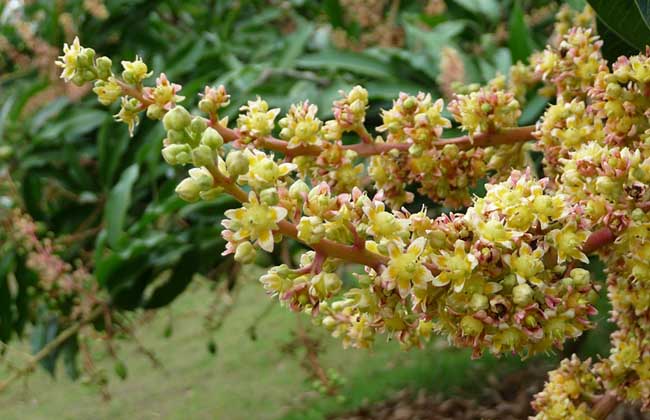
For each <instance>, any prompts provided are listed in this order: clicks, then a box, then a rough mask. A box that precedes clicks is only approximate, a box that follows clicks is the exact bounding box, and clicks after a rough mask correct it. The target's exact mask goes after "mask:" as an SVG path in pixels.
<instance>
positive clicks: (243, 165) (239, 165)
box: [226, 150, 248, 177]
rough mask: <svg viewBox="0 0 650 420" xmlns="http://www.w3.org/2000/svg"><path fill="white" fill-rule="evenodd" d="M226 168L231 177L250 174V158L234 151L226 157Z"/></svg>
mask: <svg viewBox="0 0 650 420" xmlns="http://www.w3.org/2000/svg"><path fill="white" fill-rule="evenodd" d="M226 168H227V170H228V174H229V175H230V176H231V177H238V176H239V175H243V174H245V173H246V172H248V158H247V157H246V156H244V154H243V153H242V152H240V151H239V150H233V151H232V152H230V153H228V155H227V156H226Z"/></svg>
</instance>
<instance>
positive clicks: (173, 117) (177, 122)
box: [163, 105, 192, 131]
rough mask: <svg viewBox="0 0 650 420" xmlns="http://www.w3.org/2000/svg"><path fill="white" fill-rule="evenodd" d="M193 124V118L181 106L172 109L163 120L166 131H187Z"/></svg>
mask: <svg viewBox="0 0 650 420" xmlns="http://www.w3.org/2000/svg"><path fill="white" fill-rule="evenodd" d="M191 122H192V116H191V115H190V113H189V112H188V111H187V109H185V108H183V107H182V106H181V105H176V106H175V107H174V108H172V109H171V110H170V111H169V112H167V114H165V117H164V118H163V125H164V126H165V130H167V131H169V130H177V131H181V130H183V129H185V127H187V126H188V125H190V123H191Z"/></svg>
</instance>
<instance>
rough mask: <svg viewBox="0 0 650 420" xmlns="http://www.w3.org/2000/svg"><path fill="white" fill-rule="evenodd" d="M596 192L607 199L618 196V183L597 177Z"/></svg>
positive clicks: (607, 178)
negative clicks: (607, 197)
mask: <svg viewBox="0 0 650 420" xmlns="http://www.w3.org/2000/svg"><path fill="white" fill-rule="evenodd" d="M596 191H598V192H599V193H601V194H605V195H607V196H609V197H615V196H617V195H618V192H619V191H620V188H619V186H618V183H617V182H616V181H614V180H613V179H612V178H610V177H608V176H599V177H598V178H596Z"/></svg>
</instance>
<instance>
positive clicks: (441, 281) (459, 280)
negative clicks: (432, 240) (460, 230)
mask: <svg viewBox="0 0 650 420" xmlns="http://www.w3.org/2000/svg"><path fill="white" fill-rule="evenodd" d="M440 252H441V254H442V255H434V256H433V262H434V264H435V265H436V266H437V267H438V269H440V270H441V273H440V274H438V275H437V276H436V277H435V278H434V279H433V285H434V286H438V287H442V286H446V285H448V284H449V283H450V282H451V283H452V285H453V287H454V291H455V292H460V291H461V290H463V287H464V286H465V280H466V279H468V278H469V276H470V274H472V271H473V270H474V268H475V267H476V266H477V264H478V260H477V259H476V257H475V256H474V255H472V254H468V253H467V252H465V242H464V241H462V240H460V239H459V240H457V241H456V243H455V245H454V252H453V254H452V253H448V252H445V251H440Z"/></svg>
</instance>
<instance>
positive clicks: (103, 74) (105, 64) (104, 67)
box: [95, 57, 113, 80]
mask: <svg viewBox="0 0 650 420" xmlns="http://www.w3.org/2000/svg"><path fill="white" fill-rule="evenodd" d="M95 66H96V68H97V77H98V78H100V79H102V80H106V79H108V78H109V77H111V74H112V71H111V67H112V66H113V62H112V61H111V59H110V58H108V57H99V58H98V59H97V60H96V61H95Z"/></svg>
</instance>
